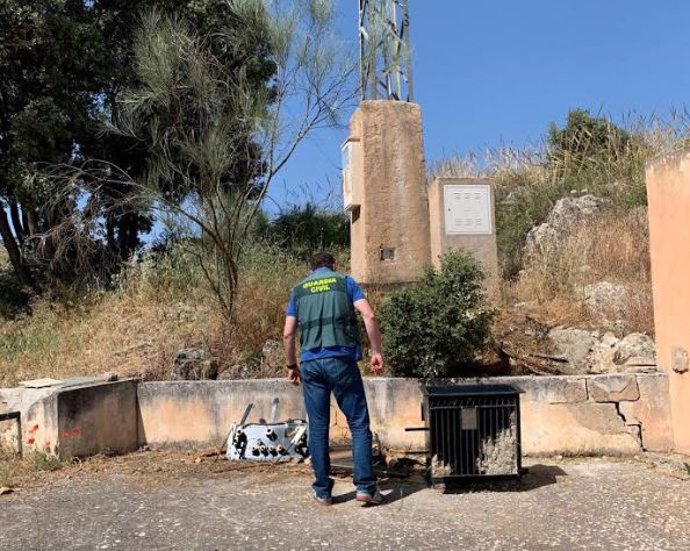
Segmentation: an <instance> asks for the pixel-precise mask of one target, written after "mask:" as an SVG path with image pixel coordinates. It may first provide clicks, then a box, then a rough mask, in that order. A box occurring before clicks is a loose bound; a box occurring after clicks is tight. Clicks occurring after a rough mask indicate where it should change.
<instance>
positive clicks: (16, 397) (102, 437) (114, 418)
mask: <svg viewBox="0 0 690 551" xmlns="http://www.w3.org/2000/svg"><path fill="white" fill-rule="evenodd" d="M0 397H2V398H3V400H4V402H5V403H6V407H7V409H8V410H11V411H19V412H20V413H21V417H22V449H23V452H24V453H25V454H26V453H31V452H35V451H38V452H46V453H50V454H56V453H60V454H63V455H65V456H74V457H81V456H88V455H94V454H97V453H108V452H114V453H124V452H129V451H133V450H136V449H137V446H138V436H137V382H136V381H134V380H125V381H118V382H111V383H98V384H88V385H83V386H73V387H68V388H61V387H53V388H43V389H28V388H14V389H0Z"/></svg>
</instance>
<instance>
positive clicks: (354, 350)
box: [285, 268, 366, 362]
mask: <svg viewBox="0 0 690 551" xmlns="http://www.w3.org/2000/svg"><path fill="white" fill-rule="evenodd" d="M330 271H331V270H329V269H328V268H319V269H317V270H315V271H314V273H317V274H321V273H324V274H325V273H328V272H330ZM345 284H346V286H347V298H348V299H350V302H352V303H353V304H354V303H355V302H357V301H358V300H362V299H363V298H366V296H365V295H364V293H363V292H362V289H360V287H359V285H357V282H356V281H355V280H354V279H352V278H351V277H350V276H345ZM285 315H286V316H291V317H293V318H296V317H297V304H295V293H294V291H293V292H291V293H290V300H289V301H288V305H287V309H286V311H285ZM300 357H301V359H302V361H303V362H308V361H310V360H325V359H326V358H348V359H353V360H355V361H359V360H361V359H362V348H361V347H360V346H356V347H350V346H327V347H325V348H313V349H311V350H302V353H301V354H300Z"/></svg>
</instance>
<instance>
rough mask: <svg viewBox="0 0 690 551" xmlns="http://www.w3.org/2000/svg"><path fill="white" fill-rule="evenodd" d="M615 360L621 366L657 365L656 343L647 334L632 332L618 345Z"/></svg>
mask: <svg viewBox="0 0 690 551" xmlns="http://www.w3.org/2000/svg"><path fill="white" fill-rule="evenodd" d="M614 362H615V363H616V365H620V366H655V365H656V345H655V344H654V341H653V340H652V339H651V338H650V337H648V336H647V335H643V334H642V333H631V334H630V335H628V336H626V337H625V338H623V339H622V340H621V341H620V342H619V343H618V345H617V346H616V353H615V355H614Z"/></svg>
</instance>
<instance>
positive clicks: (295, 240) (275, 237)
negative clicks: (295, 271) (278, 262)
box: [257, 203, 350, 260]
mask: <svg viewBox="0 0 690 551" xmlns="http://www.w3.org/2000/svg"><path fill="white" fill-rule="evenodd" d="M257 233H258V234H259V236H260V237H268V238H269V239H270V240H272V241H275V242H276V243H277V244H279V245H280V246H281V247H282V248H283V249H284V250H286V251H288V252H290V253H292V254H293V255H295V256H296V257H297V258H299V259H302V260H309V259H310V258H311V257H312V255H313V254H314V253H315V252H318V251H321V250H325V249H332V248H342V247H347V246H349V245H350V220H349V218H348V217H347V215H345V214H344V213H342V212H333V211H329V210H323V209H319V208H318V207H316V206H315V205H313V204H312V203H307V204H306V205H304V206H302V207H294V208H292V209H291V210H289V211H288V212H286V213H284V214H281V215H280V216H278V217H277V218H276V219H275V220H273V221H270V222H269V221H268V220H266V219H264V220H261V219H259V221H258V223H257Z"/></svg>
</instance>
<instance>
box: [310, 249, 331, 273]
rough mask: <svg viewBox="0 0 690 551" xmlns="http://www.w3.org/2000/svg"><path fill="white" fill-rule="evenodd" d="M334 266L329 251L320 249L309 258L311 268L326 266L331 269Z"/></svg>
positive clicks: (316, 268)
mask: <svg viewBox="0 0 690 551" xmlns="http://www.w3.org/2000/svg"><path fill="white" fill-rule="evenodd" d="M334 267H335V258H333V255H332V254H331V253H328V252H326V251H322V252H320V253H317V254H315V255H314V257H313V258H312V259H311V269H312V270H318V269H319V268H328V269H329V270H332V269H333V268H334Z"/></svg>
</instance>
